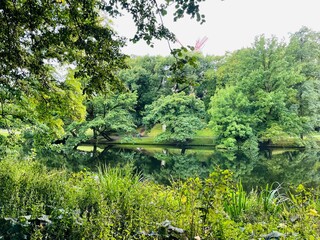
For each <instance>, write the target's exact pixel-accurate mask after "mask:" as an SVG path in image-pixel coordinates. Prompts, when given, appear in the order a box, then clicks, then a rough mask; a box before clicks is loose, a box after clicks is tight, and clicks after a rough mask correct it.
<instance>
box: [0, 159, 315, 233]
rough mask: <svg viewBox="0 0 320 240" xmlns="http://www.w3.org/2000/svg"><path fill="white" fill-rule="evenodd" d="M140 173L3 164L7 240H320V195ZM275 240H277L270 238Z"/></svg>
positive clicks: (1, 202)
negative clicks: (165, 181) (161, 180)
mask: <svg viewBox="0 0 320 240" xmlns="http://www.w3.org/2000/svg"><path fill="white" fill-rule="evenodd" d="M132 172H133V171H132V168H131V167H130V166H127V167H125V168H123V169H119V168H115V169H108V168H105V167H101V168H100V169H99V171H98V172H90V171H81V172H78V173H69V172H67V171H64V170H59V171H58V170H54V171H48V170H47V169H46V168H45V167H44V166H43V165H41V164H39V163H38V162H36V161H31V160H27V161H15V160H3V161H1V162H0V180H1V181H0V189H1V195H0V226H1V227H0V238H3V239H187V238H188V239H194V237H196V236H198V237H200V238H201V239H259V238H265V239H271V236H273V235H278V236H282V237H286V239H319V238H320V216H319V211H320V201H319V198H318V197H319V192H318V191H316V190H312V189H306V188H304V187H303V186H302V185H300V186H299V187H298V188H297V189H294V190H292V191H291V192H290V193H283V192H281V188H276V186H274V187H270V186H266V187H265V188H264V189H262V190H260V191H253V192H251V193H246V192H244V191H243V189H242V187H241V184H236V183H234V182H233V181H232V174H231V173H230V172H229V171H219V170H217V171H216V172H214V173H212V174H211V175H210V177H209V178H208V179H206V180H205V181H202V180H200V179H198V178H195V179H189V180H187V181H186V182H175V183H173V184H172V186H167V187H165V186H161V185H157V184H155V183H153V182H149V181H145V180H143V179H141V177H140V176H139V175H135V174H133V173H132ZM268 237H269V238H268Z"/></svg>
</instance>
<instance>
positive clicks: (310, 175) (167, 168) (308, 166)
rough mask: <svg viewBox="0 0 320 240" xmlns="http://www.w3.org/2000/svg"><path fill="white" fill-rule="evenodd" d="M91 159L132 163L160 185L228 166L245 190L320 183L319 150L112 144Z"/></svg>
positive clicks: (102, 161) (206, 173)
mask: <svg viewBox="0 0 320 240" xmlns="http://www.w3.org/2000/svg"><path fill="white" fill-rule="evenodd" d="M100 149H101V150H103V149H104V151H103V152H102V153H101V154H100V155H99V156H98V157H96V158H92V159H91V161H89V163H88V164H89V167H90V166H91V167H93V166H94V165H97V164H98V165H111V166H116V165H120V166H121V165H123V164H127V163H131V164H133V165H134V166H135V168H136V170H137V171H138V172H139V173H140V174H141V176H142V177H143V178H144V179H151V180H153V181H155V182H157V183H160V184H170V183H171V182H172V181H175V180H178V179H182V180H185V179H187V178H189V177H200V178H206V177H207V176H208V175H209V174H210V173H211V172H212V171H214V170H215V169H216V168H221V169H229V170H231V171H232V172H233V173H234V178H235V180H241V182H242V184H243V185H244V187H245V189H246V190H248V191H249V190H251V189H253V188H254V189H255V188H257V187H263V186H265V185H266V184H277V185H278V184H281V186H282V187H283V188H288V187H289V186H296V185H298V184H300V183H302V184H304V185H306V186H310V187H312V186H317V185H319V183H320V150H319V149H318V150H317V149H307V150H301V149H300V150H299V149H265V150H261V151H259V152H243V151H237V152H230V151H217V150H213V149H210V148H203V147H201V148H190V149H179V148H173V147H170V146H167V147H164V146H163V147H155V146H137V145H133V146H132V145H128V146H124V145H113V146H108V147H104V146H100Z"/></svg>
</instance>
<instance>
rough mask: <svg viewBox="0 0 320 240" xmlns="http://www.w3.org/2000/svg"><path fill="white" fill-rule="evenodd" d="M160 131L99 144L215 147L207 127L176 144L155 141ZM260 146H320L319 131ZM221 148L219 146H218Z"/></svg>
mask: <svg viewBox="0 0 320 240" xmlns="http://www.w3.org/2000/svg"><path fill="white" fill-rule="evenodd" d="M161 132H162V128H161V126H160V125H156V126H154V128H152V129H151V130H150V131H149V132H148V133H146V134H144V135H142V136H140V135H139V136H134V137H130V138H128V137H121V136H113V137H112V139H113V141H108V140H106V139H104V138H99V139H98V142H99V144H105V145H110V144H111V145H112V144H117V145H150V146H180V147H181V146H183V147H211V148H217V145H216V144H214V133H213V131H212V130H211V129H209V128H204V129H202V130H200V131H197V132H196V136H195V137H194V138H193V139H192V140H190V141H189V142H186V143H184V144H183V145H181V144H180V145H178V144H176V143H172V142H157V141H156V137H157V135H159V134H160V133H161ZM93 143H94V141H87V142H86V144H93ZM260 147H261V148H306V147H320V133H313V134H310V135H308V136H305V137H304V139H300V138H298V137H289V136H282V137H278V138H277V139H276V140H274V141H273V142H272V143H268V144H263V145H260ZM218 148H219V146H218ZM220 148H221V147H220Z"/></svg>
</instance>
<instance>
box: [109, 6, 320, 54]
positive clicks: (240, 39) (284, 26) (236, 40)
mask: <svg viewBox="0 0 320 240" xmlns="http://www.w3.org/2000/svg"><path fill="white" fill-rule="evenodd" d="M200 11H201V12H202V13H203V14H205V15H206V22H205V23H204V24H202V25H200V23H198V22H197V21H196V20H195V19H193V20H191V19H190V17H189V16H185V17H184V18H183V19H181V20H178V21H177V22H173V20H172V18H171V17H166V18H165V19H164V23H165V25H166V26H167V27H168V28H169V29H170V30H171V31H172V32H173V33H174V34H175V35H176V37H177V39H178V40H179V41H180V42H181V43H182V44H183V45H184V46H187V45H190V46H194V45H195V43H196V41H197V40H198V39H202V38H204V37H207V38H208V40H207V41H206V43H205V44H204V45H203V47H202V53H203V54H204V55H223V54H225V52H231V51H234V50H237V49H241V48H243V47H249V46H251V44H252V43H253V42H254V38H255V37H256V36H258V35H261V34H265V35H266V36H268V37H270V36H272V35H274V36H277V37H278V38H279V39H280V40H284V41H285V40H286V39H288V36H289V33H294V32H296V31H298V30H299V29H300V28H301V27H302V26H306V27H309V28H311V29H312V30H314V31H320V0H224V1H221V0H206V1H205V2H204V3H202V4H201V5H200ZM114 28H115V29H116V31H118V33H119V34H120V35H122V36H125V37H128V38H130V37H133V35H134V30H135V27H134V25H133V23H132V20H131V19H130V17H129V16H124V17H122V18H119V19H117V20H116V21H115V22H114ZM154 43H155V46H154V48H151V47H149V46H148V45H147V44H145V43H143V42H139V43H137V44H133V43H131V42H128V44H127V46H126V47H125V48H123V52H124V53H126V54H128V55H163V56H166V55H169V53H170V49H169V47H168V44H167V42H166V41H154ZM172 46H173V47H180V45H179V44H178V43H176V44H172Z"/></svg>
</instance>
